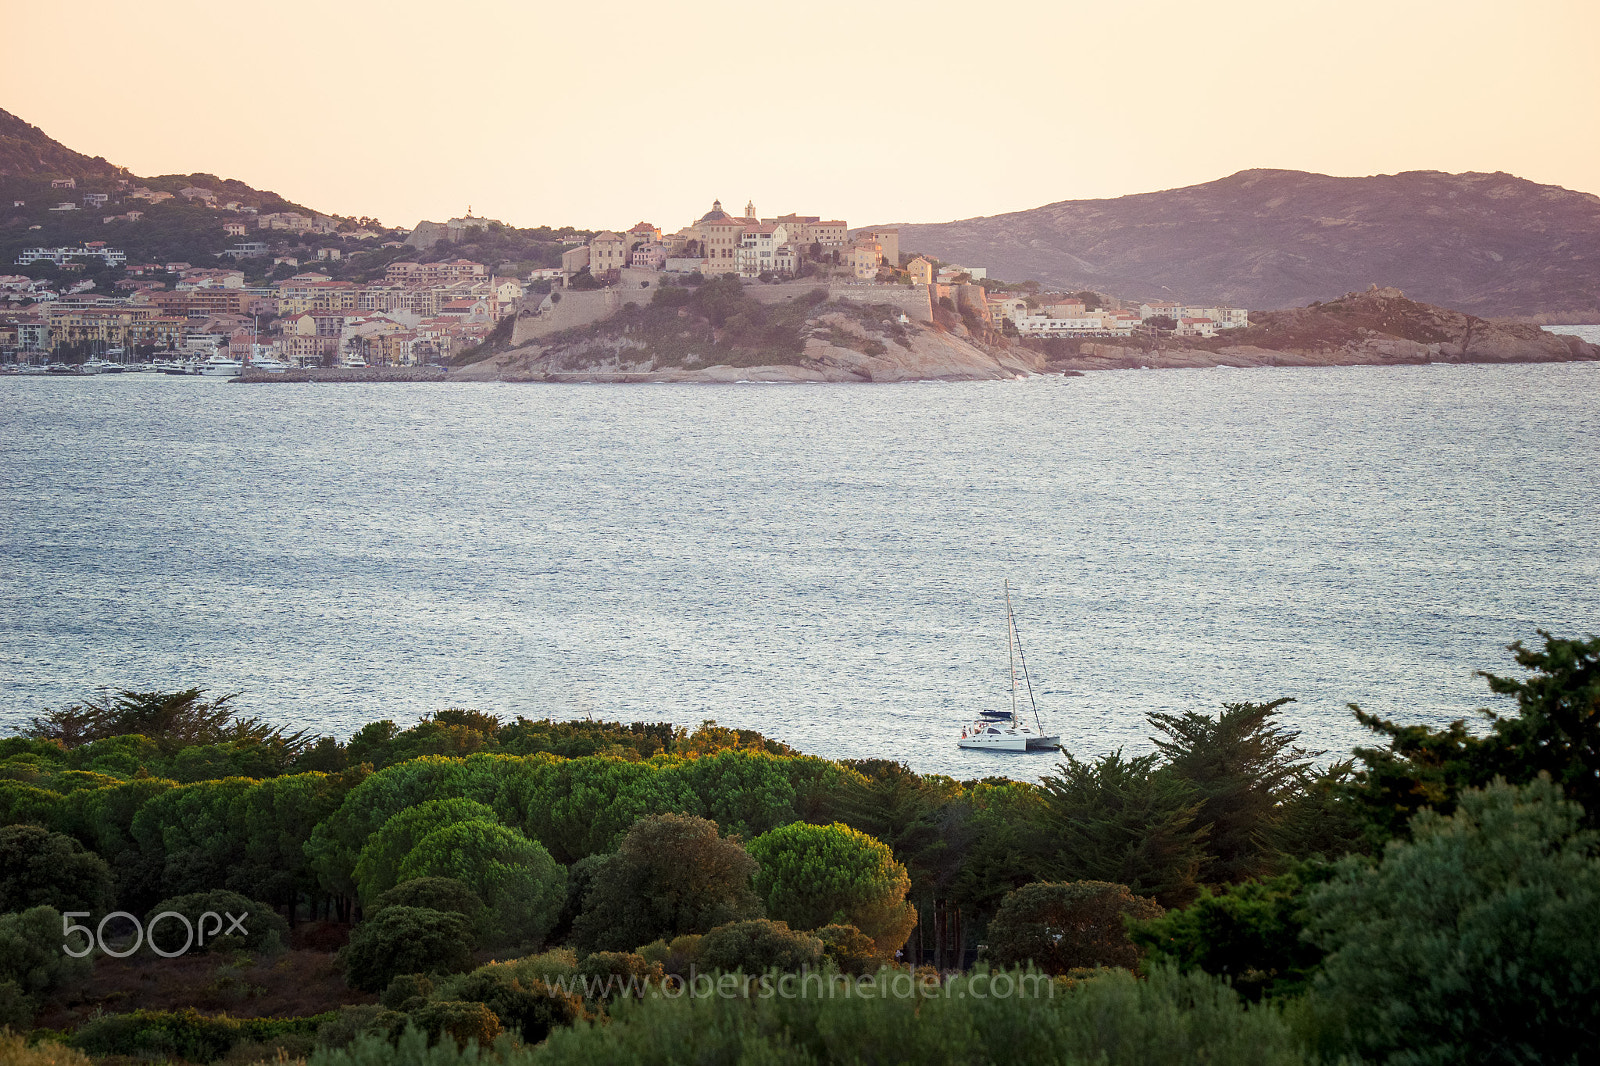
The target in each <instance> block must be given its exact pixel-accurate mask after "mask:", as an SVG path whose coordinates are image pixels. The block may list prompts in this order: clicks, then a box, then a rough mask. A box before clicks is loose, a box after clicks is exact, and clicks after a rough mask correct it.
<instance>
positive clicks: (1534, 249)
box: [900, 170, 1600, 321]
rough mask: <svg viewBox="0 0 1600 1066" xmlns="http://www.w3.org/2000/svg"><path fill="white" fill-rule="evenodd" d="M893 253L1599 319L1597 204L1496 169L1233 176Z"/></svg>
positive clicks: (1034, 271) (1041, 270) (903, 240)
mask: <svg viewBox="0 0 1600 1066" xmlns="http://www.w3.org/2000/svg"><path fill="white" fill-rule="evenodd" d="M900 247H901V249H902V251H905V252H913V251H918V252H927V253H930V254H933V255H936V256H938V257H939V258H941V259H944V260H946V261H953V262H959V263H966V264H971V265H974V266H985V267H988V269H989V271H990V273H991V275H993V276H995V277H999V278H1004V279H1007V280H1011V281H1022V280H1026V279H1029V278H1035V279H1038V280H1040V281H1042V282H1044V283H1046V284H1048V285H1051V286H1056V287H1060V288H1064V289H1069V290H1076V289H1098V290H1100V291H1102V292H1109V293H1113V294H1117V295H1121V296H1128V297H1138V298H1146V299H1150V298H1165V299H1175V300H1178V301H1181V302H1187V303H1213V302H1217V303H1224V304H1228V305H1232V306H1236V307H1248V308H1251V309H1256V308H1281V307H1293V306H1297V305H1301V304H1307V303H1310V302H1311V301H1312V300H1316V299H1321V298H1323V297H1325V296H1326V295H1327V294H1328V293H1333V292H1345V291H1347V290H1351V289H1363V288H1366V286H1367V285H1368V284H1369V283H1371V282H1383V283H1386V284H1390V285H1396V286H1399V287H1400V288H1402V289H1404V290H1405V291H1407V292H1409V293H1411V294H1412V295H1413V296H1415V297H1416V298H1417V299H1420V300H1426V301H1428V302H1430V303H1435V304H1442V305H1444V306H1447V307H1459V308H1462V309H1463V310H1466V311H1470V312H1472V313H1474V314H1478V315H1485V316H1489V315H1538V314H1551V313H1555V314H1560V315H1563V316H1564V317H1565V318H1566V320H1568V321H1581V320H1583V319H1584V318H1585V317H1587V316H1588V315H1590V314H1594V316H1595V317H1593V318H1589V320H1590V321H1600V197H1596V196H1592V195H1590V194H1588V193H1582V192H1573V191H1571V190H1568V189H1563V188H1560V187H1558V186H1554V185H1539V184H1535V183H1534V182H1531V181H1526V180H1524V179H1522V178H1517V177H1513V176H1512V175H1509V174H1442V173H1438V172H1436V171H1417V172H1412V173H1407V174H1390V175H1380V176H1376V177H1366V178H1334V177H1328V176H1327V175H1323V174H1307V173H1304V172H1301V171H1292V170H1246V171H1242V172H1240V173H1238V174H1234V175H1233V176H1231V177H1227V178H1223V179H1221V180H1219V181H1213V182H1209V183H1207V184H1204V185H1195V186H1191V187H1189V188H1184V189H1172V190H1167V191H1165V192H1154V193H1144V194H1140V195H1137V196H1122V197H1118V198H1116V199H1110V200H1065V201H1062V202H1060V203H1055V204H1049V205H1047V206H1044V207H1039V208H1034V209H1032V210H1028V211H1017V212H1013V213H1011V214H1005V215H993V216H989V217H985V218H971V219H965V220H963V221H959V222H946V223H940V224H935V225H906V224H901V226H900Z"/></svg>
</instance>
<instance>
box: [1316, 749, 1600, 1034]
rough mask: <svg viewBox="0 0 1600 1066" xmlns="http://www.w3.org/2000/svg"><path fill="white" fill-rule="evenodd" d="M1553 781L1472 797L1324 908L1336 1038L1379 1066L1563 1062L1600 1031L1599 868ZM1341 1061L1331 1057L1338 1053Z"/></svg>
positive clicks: (1320, 921) (1322, 938)
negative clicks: (1398, 1065) (1599, 993)
mask: <svg viewBox="0 0 1600 1066" xmlns="http://www.w3.org/2000/svg"><path fill="white" fill-rule="evenodd" d="M1582 817H1583V812H1582V809H1581V808H1580V807H1579V806H1578V805H1577V804H1575V803H1570V802H1567V801H1566V800H1564V799H1562V798H1561V792H1560V790H1559V789H1558V788H1557V787H1556V786H1555V785H1553V784H1552V783H1551V782H1550V780H1549V779H1548V778H1540V779H1538V780H1535V781H1534V782H1533V783H1532V784H1529V785H1527V786H1523V787H1517V786H1512V785H1507V784H1505V783H1504V782H1501V783H1497V784H1494V785H1491V786H1490V787H1489V788H1488V789H1485V790H1482V791H1479V790H1476V789H1467V790H1464V791H1463V792H1462V793H1461V794H1460V797H1459V806H1458V808H1457V810H1456V812H1455V814H1453V815H1451V816H1449V817H1445V816H1441V815H1438V814H1435V813H1433V812H1432V811H1423V812H1422V813H1421V814H1419V815H1417V816H1416V817H1415V818H1413V819H1412V821H1411V836H1412V840H1411V841H1409V842H1401V841H1394V842H1391V843H1390V844H1389V845H1388V846H1387V848H1386V849H1385V851H1384V854H1383V857H1382V860H1381V861H1380V862H1378V863H1377V864H1375V865H1373V864H1370V863H1368V862H1365V861H1363V860H1361V859H1358V858H1350V859H1346V860H1345V861H1344V862H1343V863H1342V864H1341V865H1340V867H1339V871H1338V874H1337V876H1336V877H1335V878H1334V879H1333V880H1332V881H1330V882H1329V883H1328V884H1326V885H1323V886H1321V887H1320V888H1318V889H1317V890H1315V891H1314V892H1313V893H1312V895H1311V903H1310V908H1309V909H1310V912H1311V916H1312V921H1311V929H1312V935H1313V936H1314V937H1315V939H1316V941H1317V943H1318V944H1319V945H1320V946H1321V947H1323V948H1324V949H1326V950H1327V951H1328V952H1329V954H1328V957H1327V958H1326V959H1325V960H1324V961H1323V970H1322V973H1321V974H1319V975H1318V976H1317V978H1316V979H1315V981H1314V983H1313V986H1312V1000H1311V1002H1312V1004H1313V1006H1314V1008H1315V1013H1316V1015H1317V1017H1318V1019H1319V1020H1320V1022H1321V1025H1322V1032H1323V1034H1324V1037H1325V1039H1327V1040H1328V1041H1330V1043H1331V1044H1332V1045H1333V1046H1334V1048H1335V1049H1337V1050H1342V1051H1348V1052H1349V1053H1352V1054H1354V1055H1359V1056H1361V1057H1362V1058H1364V1059H1369V1060H1377V1061H1387V1062H1416V1063H1436V1062H1437V1063H1446V1062H1449V1063H1489V1062H1539V1061H1542V1062H1562V1063H1576V1062H1579V1061H1584V1060H1586V1059H1587V1058H1590V1057H1592V1055H1593V1050H1594V1046H1595V1040H1596V1034H1600V1000H1597V999H1596V997H1595V994H1594V991H1595V989H1596V988H1600V858H1597V857H1596V844H1597V839H1596V836H1595V834H1593V833H1591V832H1587V831H1584V830H1582V829H1580V823H1581V820H1582ZM1329 1057H1332V1055H1330V1056H1329Z"/></svg>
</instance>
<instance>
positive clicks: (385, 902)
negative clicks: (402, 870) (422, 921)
mask: <svg viewBox="0 0 1600 1066" xmlns="http://www.w3.org/2000/svg"><path fill="white" fill-rule="evenodd" d="M385 907H424V908H427V909H428V910H432V911H444V912H446V913H448V914H459V915H461V916H462V917H463V918H465V919H467V921H468V922H470V923H471V924H472V927H473V928H474V929H476V928H478V927H479V926H480V924H481V923H482V922H483V921H484V919H485V917H486V914H485V912H486V910H487V908H485V907H484V905H483V900H482V899H480V898H478V894H477V893H476V892H474V891H472V889H470V888H468V887H467V886H466V885H464V884H462V883H461V882H460V881H457V880H456V879H455V878H453V877H413V878H412V879H411V880H409V881H402V882H400V883H399V884H398V885H396V886H394V887H393V888H391V889H390V890H389V891H387V892H385V893H384V894H383V895H381V896H379V897H378V898H377V900H376V901H375V902H374V903H373V904H372V914H373V915H376V914H377V913H378V912H379V911H381V910H383V908H385Z"/></svg>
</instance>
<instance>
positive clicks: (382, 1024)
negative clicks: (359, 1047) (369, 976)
mask: <svg viewBox="0 0 1600 1066" xmlns="http://www.w3.org/2000/svg"><path fill="white" fill-rule="evenodd" d="M406 1022H407V1018H406V1016H405V1015H404V1014H402V1013H400V1012H399V1011H397V1010H392V1009H390V1008H388V1007H385V1006H378V1005H375V1004H371V1003H362V1004H358V1005H356V1006H351V1007H340V1008H339V1010H338V1011H337V1012H336V1013H335V1014H334V1015H333V1016H332V1017H331V1018H329V1019H328V1020H327V1021H325V1022H323V1023H322V1025H320V1026H319V1027H318V1028H317V1045H318V1046H319V1047H333V1048H342V1047H344V1046H346V1045H347V1044H349V1043H351V1042H352V1041H354V1040H356V1039H357V1038H359V1037H362V1036H374V1037H377V1038H379V1039H381V1040H383V1041H384V1043H386V1044H388V1043H392V1042H394V1041H395V1040H398V1039H399V1038H400V1034H401V1033H402V1032H404V1031H405V1027H406Z"/></svg>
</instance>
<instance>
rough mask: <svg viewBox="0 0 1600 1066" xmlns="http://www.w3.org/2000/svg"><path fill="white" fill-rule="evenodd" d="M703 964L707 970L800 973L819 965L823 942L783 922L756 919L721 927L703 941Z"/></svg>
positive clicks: (751, 972)
mask: <svg viewBox="0 0 1600 1066" xmlns="http://www.w3.org/2000/svg"><path fill="white" fill-rule="evenodd" d="M698 951H699V955H700V965H701V966H702V967H704V968H705V969H707V970H724V971H733V970H743V971H744V972H745V973H747V974H757V973H765V972H767V971H768V970H772V969H778V970H799V969H800V968H802V967H806V966H810V967H816V966H820V965H821V963H822V957H823V956H822V941H821V940H820V939H819V938H817V937H815V936H813V935H811V934H809V933H801V932H797V931H796V930H793V929H790V928H789V926H788V925H787V924H786V923H784V922H774V921H770V920H768V919H765V918H757V919H753V920H751V921H745V922H730V923H728V924H727V925H723V926H718V927H717V928H716V929H713V930H711V932H709V933H707V934H706V935H705V936H703V937H701V938H700V944H699V948H698Z"/></svg>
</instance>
